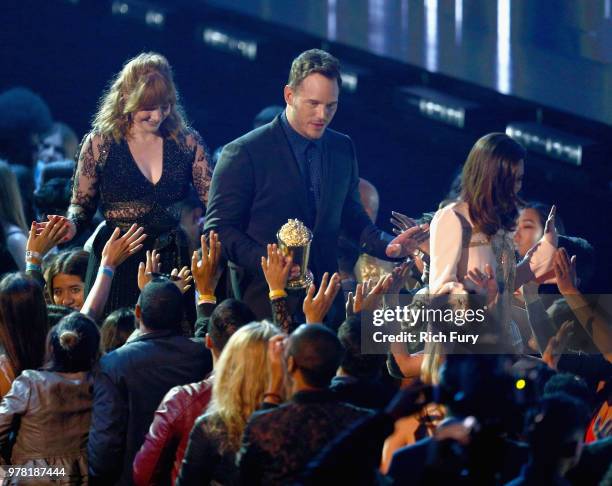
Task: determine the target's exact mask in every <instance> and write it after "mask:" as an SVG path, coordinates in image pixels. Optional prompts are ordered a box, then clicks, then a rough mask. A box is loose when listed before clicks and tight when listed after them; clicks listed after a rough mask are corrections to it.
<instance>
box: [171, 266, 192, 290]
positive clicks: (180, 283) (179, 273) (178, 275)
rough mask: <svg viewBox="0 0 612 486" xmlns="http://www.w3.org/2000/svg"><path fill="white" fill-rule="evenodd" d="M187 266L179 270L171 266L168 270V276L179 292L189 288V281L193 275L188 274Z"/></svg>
mask: <svg viewBox="0 0 612 486" xmlns="http://www.w3.org/2000/svg"><path fill="white" fill-rule="evenodd" d="M190 273H191V272H190V271H189V268H187V267H183V268H181V269H180V270H179V269H178V268H173V269H172V271H171V272H170V277H171V278H172V281H173V282H174V284H175V285H176V286H177V287H178V289H179V290H180V291H181V294H184V293H185V292H187V291H188V290H189V289H190V288H191V282H192V281H193V277H192V276H191V274H190Z"/></svg>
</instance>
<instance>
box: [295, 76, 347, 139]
mask: <svg viewBox="0 0 612 486" xmlns="http://www.w3.org/2000/svg"><path fill="white" fill-rule="evenodd" d="M338 94H339V89H338V82H337V81H336V80H335V79H329V78H327V77H325V76H323V75H322V74H319V73H313V74H310V75H308V76H306V78H304V80H303V81H302V82H301V83H300V84H299V85H298V86H297V87H296V88H292V87H290V86H285V101H286V102H287V119H288V120H289V123H290V124H291V126H292V127H293V129H294V130H295V131H296V132H298V133H299V134H300V135H302V136H303V137H306V138H308V139H310V140H316V139H318V138H321V137H322V136H323V133H325V129H326V128H327V125H329V123H330V122H331V121H332V118H334V115H335V114H336V109H337V108H338Z"/></svg>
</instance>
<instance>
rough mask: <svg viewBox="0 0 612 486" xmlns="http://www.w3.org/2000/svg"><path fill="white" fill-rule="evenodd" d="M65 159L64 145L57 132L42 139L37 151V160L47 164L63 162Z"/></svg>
mask: <svg viewBox="0 0 612 486" xmlns="http://www.w3.org/2000/svg"><path fill="white" fill-rule="evenodd" d="M65 158H66V154H65V153H64V143H63V141H62V137H61V136H60V133H59V132H55V133H52V134H51V135H48V136H46V137H45V138H43V140H42V142H41V144H40V147H39V150H38V159H39V160H41V161H42V162H44V163H45V164H47V163H49V162H57V161H60V160H64V159H65Z"/></svg>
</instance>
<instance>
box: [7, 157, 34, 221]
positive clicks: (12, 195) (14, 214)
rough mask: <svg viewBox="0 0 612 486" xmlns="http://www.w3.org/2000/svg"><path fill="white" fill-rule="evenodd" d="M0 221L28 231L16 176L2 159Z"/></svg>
mask: <svg viewBox="0 0 612 486" xmlns="http://www.w3.org/2000/svg"><path fill="white" fill-rule="evenodd" d="M0 221H3V222H6V223H11V224H14V225H15V226H19V227H20V228H21V229H22V230H23V231H25V232H26V233H27V231H28V225H27V223H26V219H25V214H24V211H23V202H22V199H21V192H20V191H19V184H18V183H17V177H15V174H14V172H13V171H12V170H11V167H10V166H9V165H8V164H7V163H6V162H5V161H3V160H0Z"/></svg>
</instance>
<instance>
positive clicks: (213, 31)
mask: <svg viewBox="0 0 612 486" xmlns="http://www.w3.org/2000/svg"><path fill="white" fill-rule="evenodd" d="M201 38H202V40H203V41H204V43H205V44H207V45H209V46H211V47H213V48H215V49H219V50H222V51H226V52H230V53H232V54H237V55H239V56H242V57H244V58H246V59H249V60H250V61H254V60H255V59H256V58H257V40H256V39H254V38H253V37H251V36H249V35H248V34H245V33H243V32H240V31H238V30H236V29H228V28H225V27H216V26H214V27H213V26H207V27H203V28H201Z"/></svg>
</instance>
